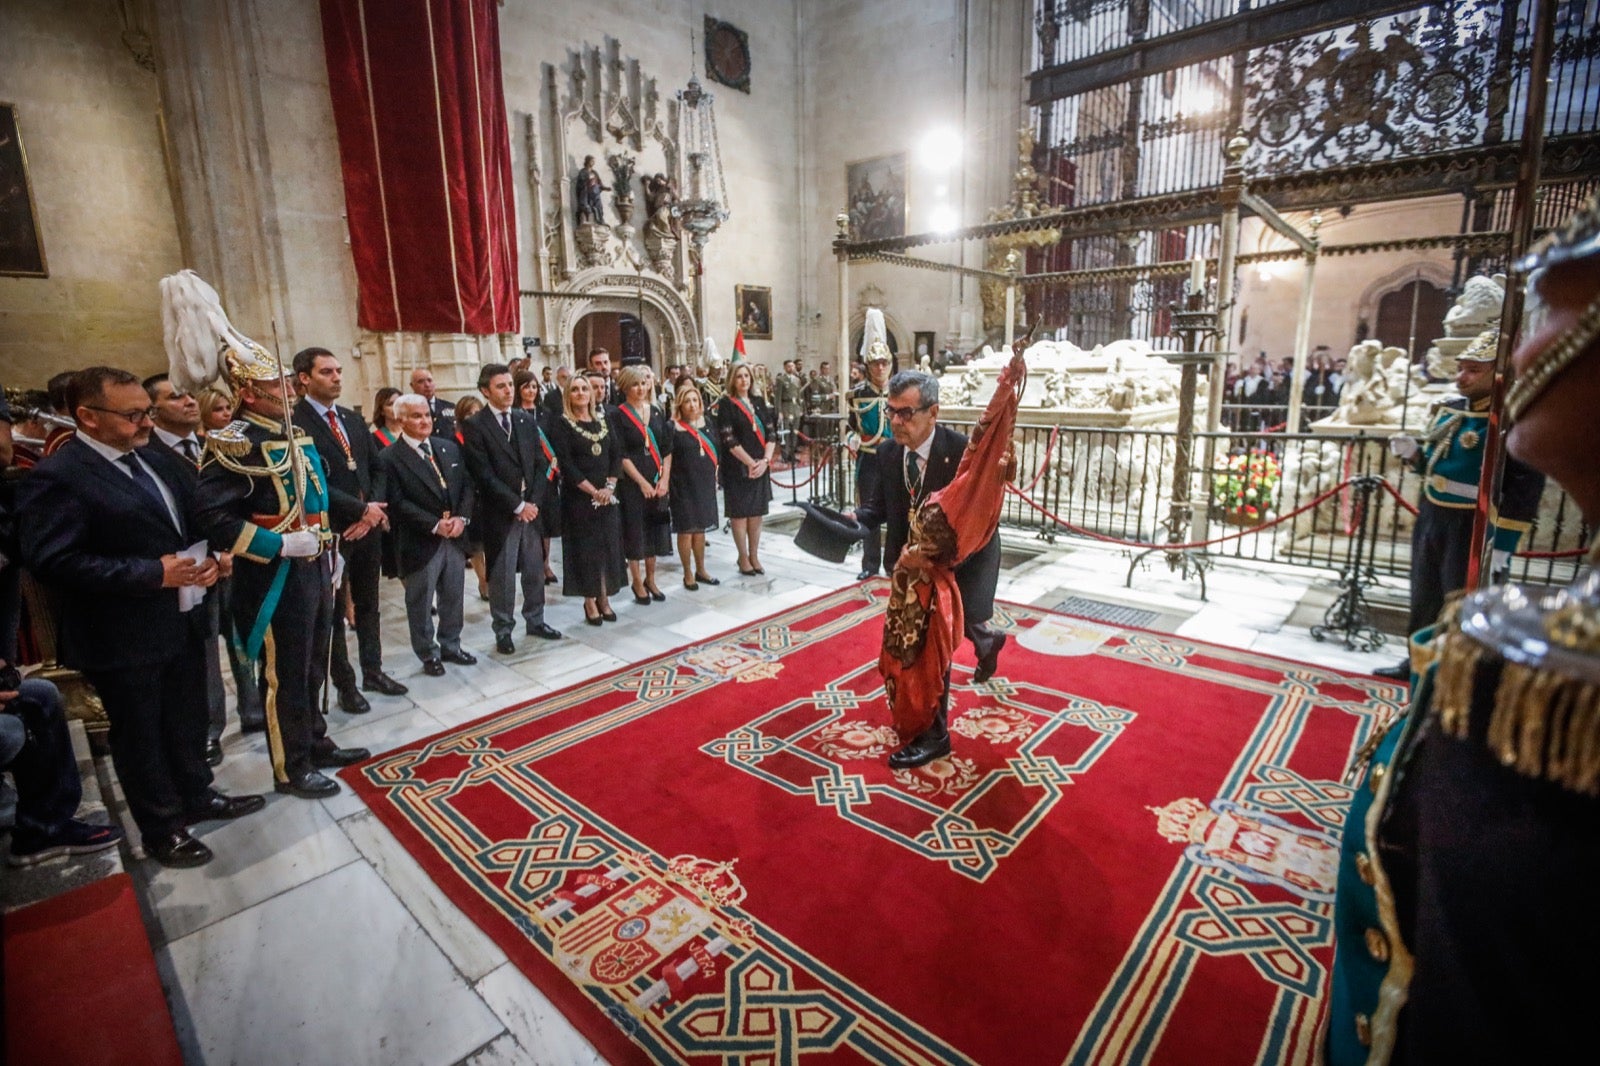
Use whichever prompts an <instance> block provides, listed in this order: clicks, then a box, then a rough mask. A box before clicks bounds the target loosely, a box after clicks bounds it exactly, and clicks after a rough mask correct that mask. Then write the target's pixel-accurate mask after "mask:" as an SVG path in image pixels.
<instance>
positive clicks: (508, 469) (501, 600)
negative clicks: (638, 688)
mask: <svg viewBox="0 0 1600 1066" xmlns="http://www.w3.org/2000/svg"><path fill="white" fill-rule="evenodd" d="M478 391H479V392H481V393H483V398H484V400H485V402H486V406H485V407H484V409H483V410H481V411H479V412H478V413H477V414H475V415H473V416H472V417H471V418H469V419H467V420H466V422H465V423H463V424H462V426H461V439H462V442H463V447H462V455H463V457H464V458H465V459H466V462H467V472H468V473H469V474H471V476H472V487H473V490H474V491H473V495H474V497H475V498H476V500H477V505H478V509H477V514H476V516H475V517H476V518H477V521H478V529H479V531H480V533H481V535H482V537H483V553H484V563H485V565H486V568H487V569H488V572H489V617H490V618H491V620H492V624H493V626H494V645H495V650H496V651H498V652H500V653H501V654H502V655H509V654H511V653H512V652H514V651H516V650H517V646H516V644H515V643H514V642H513V641H512V639H511V632H512V630H513V629H515V628H516V607H517V572H518V570H519V569H520V570H521V572H522V620H523V622H524V623H525V624H526V625H527V632H528V635H529V636H530V637H539V638H541V639H543V640H560V639H561V634H560V632H559V631H557V630H556V629H554V628H553V627H551V626H550V625H549V624H547V623H546V622H545V620H544V530H543V528H542V524H541V523H540V522H539V509H540V508H541V507H543V506H545V502H546V501H545V496H546V487H547V486H548V484H549V478H548V477H547V475H548V474H549V472H550V464H549V462H548V461H547V460H546V459H545V457H544V449H542V448H541V447H540V446H539V424H538V423H537V422H536V421H534V418H533V416H532V415H530V414H528V413H527V412H526V411H522V410H516V409H513V407H512V401H513V399H514V397H515V390H514V389H513V387H512V377H511V370H510V368H509V367H506V366H502V365H501V364H499V363H489V364H487V365H485V366H484V368H483V369H482V370H480V371H479V372H478Z"/></svg>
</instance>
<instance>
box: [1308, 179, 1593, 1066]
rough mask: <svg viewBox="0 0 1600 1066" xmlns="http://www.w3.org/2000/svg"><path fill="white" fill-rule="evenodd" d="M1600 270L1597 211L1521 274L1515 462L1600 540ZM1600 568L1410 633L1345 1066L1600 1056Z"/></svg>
mask: <svg viewBox="0 0 1600 1066" xmlns="http://www.w3.org/2000/svg"><path fill="white" fill-rule="evenodd" d="M1597 265H1600V198H1591V200H1590V202H1589V204H1588V206H1587V208H1586V209H1585V211H1584V212H1582V213H1580V215H1579V216H1578V219H1577V220H1575V221H1574V222H1573V223H1572V224H1570V225H1569V227H1568V229H1567V230H1565V231H1564V232H1562V233H1560V234H1559V235H1558V238H1557V240H1556V241H1555V243H1554V245H1553V246H1551V247H1550V248H1547V249H1546V250H1544V251H1543V252H1542V253H1540V255H1539V256H1537V257H1535V260H1534V261H1533V262H1531V263H1523V264H1519V268H1522V269H1526V268H1528V267H1529V266H1532V267H1534V268H1535V269H1533V271H1532V274H1531V276H1530V280H1529V283H1528V287H1529V293H1528V305H1527V311H1526V317H1525V319H1524V322H1525V325H1524V334H1523V336H1524V339H1523V341H1522V343H1521V345H1520V346H1519V347H1518V349H1517V351H1516V353H1515V354H1514V355H1513V357H1512V363H1513V366H1514V367H1515V369H1516V372H1517V373H1516V380H1515V381H1514V383H1513V385H1512V387H1511V389H1510V391H1509V393H1508V394H1507V401H1506V419H1507V421H1508V422H1511V423H1515V424H1514V425H1513V426H1512V429H1511V433H1510V436H1509V438H1508V445H1509V449H1510V451H1511V452H1513V453H1515V454H1517V455H1519V456H1521V457H1522V458H1523V459H1525V460H1526V461H1527V462H1528V463H1529V464H1531V465H1532V466H1534V467H1537V468H1538V469H1540V470H1543V471H1545V472H1547V473H1549V474H1551V475H1552V476H1554V477H1556V478H1558V479H1559V480H1560V481H1561V483H1562V486H1563V488H1565V489H1566V490H1567V491H1568V492H1569V493H1570V494H1571V496H1572V498H1573V499H1574V500H1576V501H1578V502H1579V504H1580V506H1582V507H1583V508H1584V515H1583V517H1584V521H1585V523H1586V524H1587V525H1588V526H1589V527H1590V528H1594V527H1595V526H1596V524H1597V522H1600V513H1596V502H1595V501H1596V500H1597V499H1600V470H1597V469H1596V467H1595V465H1594V462H1593V459H1592V446H1591V440H1592V437H1591V434H1592V429H1591V426H1592V418H1593V411H1594V408H1595V405H1596V404H1597V403H1600V269H1596V267H1597ZM1462 432H1465V430H1461V431H1457V432H1455V433H1453V434H1452V435H1451V436H1452V439H1456V440H1459V438H1460V435H1461V433H1462ZM1508 473H1509V471H1508ZM1448 474H1449V468H1446V469H1445V470H1440V469H1439V468H1438V466H1435V467H1434V471H1433V476H1439V477H1446V478H1448ZM1597 562H1600V550H1597V546H1591V548H1590V551H1589V555H1588V559H1587V566H1586V567H1585V568H1584V569H1583V570H1582V571H1581V572H1580V573H1579V575H1578V577H1577V579H1576V580H1575V581H1574V582H1573V583H1572V584H1570V585H1569V586H1567V587H1566V588H1565V589H1561V590H1545V589H1541V590H1529V589H1524V588H1520V587H1516V586H1502V587H1498V588H1490V589H1484V590H1482V591H1478V592H1475V593H1472V594H1471V595H1469V596H1466V597H1465V598H1463V599H1461V600H1458V601H1455V602H1452V603H1451V604H1450V605H1449V606H1448V607H1446V608H1445V610H1444V612H1443V613H1442V614H1441V616H1440V617H1439V619H1438V621H1437V624H1436V625H1435V626H1433V627H1431V628H1429V629H1425V630H1424V631H1422V632H1421V633H1418V634H1417V635H1416V636H1414V637H1413V640H1412V646H1413V651H1412V665H1413V683H1412V702H1411V707H1410V710H1409V712H1408V713H1407V714H1406V715H1405V716H1404V717H1402V718H1401V719H1400V720H1399V721H1398V722H1397V723H1395V724H1394V725H1393V726H1391V727H1390V728H1389V729H1388V730H1387V731H1386V732H1384V733H1382V734H1380V735H1377V736H1375V737H1374V739H1373V741H1372V742H1371V743H1370V744H1369V745H1367V748H1368V749H1370V755H1368V752H1367V751H1363V753H1362V755H1361V756H1360V757H1358V760H1357V769H1356V771H1355V774H1356V780H1355V782H1354V784H1355V796H1354V799H1353V802H1352V805H1351V809H1350V812H1349V814H1348V816H1347V817H1346V820H1345V832H1344V844H1343V847H1342V849H1341V869H1340V874H1339V881H1338V891H1337V896H1336V900H1335V907H1334V912H1335V913H1334V933H1335V940H1336V956H1335V965H1334V974H1333V980H1332V982H1331V999H1330V1010H1329V1022H1328V1033H1327V1041H1326V1046H1325V1049H1324V1050H1325V1052H1326V1060H1327V1062H1328V1063H1329V1064H1330V1066H1346V1064H1350V1063H1370V1064H1380V1066H1381V1064H1383V1063H1388V1062H1397V1063H1400V1062H1403V1063H1459V1062H1495V1063H1505V1062H1519V1063H1520V1062H1526V1063H1547V1062H1578V1061H1589V1060H1591V1059H1592V1058H1593V1056H1594V1055H1595V1024H1594V1020H1593V1019H1594V1001H1595V990H1596V981H1595V978H1594V965H1595V959H1596V958H1597V956H1600V915H1597V913H1596V909H1595V905H1594V892H1595V885H1596V883H1597V880H1600V754H1597V753H1600V571H1597V570H1596V569H1595V565H1596V563H1597Z"/></svg>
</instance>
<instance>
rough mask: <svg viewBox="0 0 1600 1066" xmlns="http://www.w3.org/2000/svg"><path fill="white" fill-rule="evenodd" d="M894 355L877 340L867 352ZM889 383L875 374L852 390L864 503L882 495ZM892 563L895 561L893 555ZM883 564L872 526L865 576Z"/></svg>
mask: <svg viewBox="0 0 1600 1066" xmlns="http://www.w3.org/2000/svg"><path fill="white" fill-rule="evenodd" d="M890 358H891V356H890V353H889V348H888V346H887V345H885V344H882V343H875V344H874V345H873V346H872V348H871V350H869V351H868V352H867V362H869V363H874V362H879V361H882V362H885V363H887V362H888V361H889V360H890ZM888 408H889V392H888V385H887V384H885V385H884V386H883V387H882V388H879V387H878V386H876V385H874V384H873V383H872V378H871V377H870V376H868V378H867V380H865V381H863V382H862V383H861V384H859V385H857V386H856V387H855V388H853V389H851V390H850V410H849V419H850V430H851V431H852V432H853V433H855V435H856V437H857V439H858V441H859V443H858V444H857V445H856V453H857V454H856V501H857V503H858V504H864V503H866V502H867V501H868V500H874V499H877V498H878V495H879V489H878V448H879V446H881V445H882V444H883V442H884V441H885V440H887V439H888V437H889V410H888ZM889 565H890V566H891V567H892V566H893V565H894V561H893V560H892V559H891V560H890V562H889ZM882 566H883V536H882V534H881V533H880V532H879V531H878V529H877V528H875V527H872V528H869V529H868V532H867V536H866V538H865V539H864V540H863V541H862V542H861V573H860V574H858V575H857V577H858V578H859V579H861V580H865V579H866V578H869V577H872V576H873V575H875V574H876V573H878V571H879V569H880V568H881V567H882Z"/></svg>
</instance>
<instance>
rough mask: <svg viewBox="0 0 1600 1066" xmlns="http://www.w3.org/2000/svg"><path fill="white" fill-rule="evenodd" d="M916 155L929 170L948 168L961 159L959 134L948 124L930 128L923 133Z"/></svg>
mask: <svg viewBox="0 0 1600 1066" xmlns="http://www.w3.org/2000/svg"><path fill="white" fill-rule="evenodd" d="M917 155H918V157H919V158H920V160H921V162H922V165H923V166H924V167H926V168H927V169H929V170H940V171H942V170H949V169H950V168H951V167H953V166H955V165H956V163H957V162H959V161H960V159H961V135H960V134H959V133H957V132H956V131H955V130H953V129H951V128H949V127H948V126H945V127H941V128H939V129H936V130H930V131H929V132H928V133H925V134H923V137H922V143H921V144H920V145H918V146H917Z"/></svg>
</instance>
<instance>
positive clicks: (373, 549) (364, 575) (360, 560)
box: [330, 533, 383, 685]
mask: <svg viewBox="0 0 1600 1066" xmlns="http://www.w3.org/2000/svg"><path fill="white" fill-rule="evenodd" d="M339 553H340V554H341V555H343V556H344V583H343V584H341V585H340V586H339V588H338V590H337V592H336V593H335V596H336V599H335V600H334V604H333V667H332V670H331V672H330V673H331V677H332V680H333V683H334V684H335V685H345V684H351V685H353V684H355V681H356V673H355V670H353V669H352V668H351V666H350V649H349V648H348V647H347V646H346V645H345V636H344V634H345V621H344V619H345V614H346V611H347V610H348V605H349V604H351V603H354V604H355V608H356V648H357V654H358V657H359V661H360V663H361V674H362V676H363V677H370V676H371V675H373V674H376V673H378V672H379V671H381V670H382V669H383V637H382V634H381V633H380V631H379V625H378V578H379V576H380V571H382V569H383V538H382V536H381V535H379V534H378V533H368V534H367V535H366V536H364V537H362V538H361V539H360V540H346V541H340V542H339Z"/></svg>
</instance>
